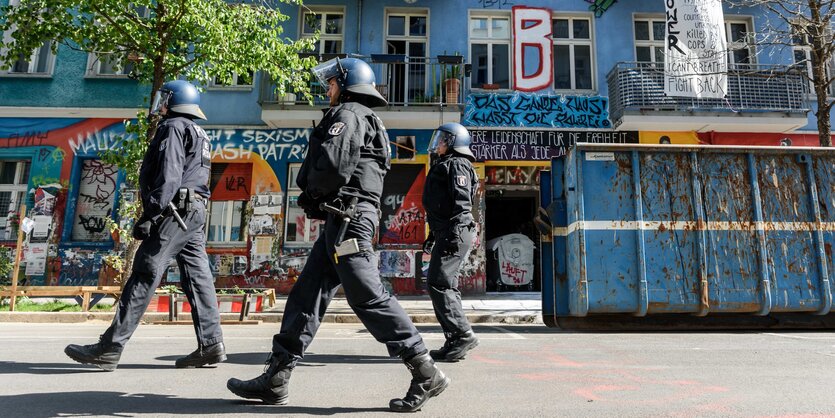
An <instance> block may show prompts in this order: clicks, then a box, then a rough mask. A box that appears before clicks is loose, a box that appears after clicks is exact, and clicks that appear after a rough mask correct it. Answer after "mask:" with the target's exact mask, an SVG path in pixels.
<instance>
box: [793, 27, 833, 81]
mask: <svg viewBox="0 0 835 418" xmlns="http://www.w3.org/2000/svg"><path fill="white" fill-rule="evenodd" d="M799 25H801V23H798V24H797V25H792V63H793V64H794V65H801V64H802V65H803V66H804V67H806V76H807V77H808V78H809V79H808V80H807V81H808V86H809V87H808V88H809V97H814V96H815V95H816V93H815V85H814V83H813V81H812V77H813V74H812V47H811V45H810V44H809V40H808V39H806V36H805V35H803V41H802V42H803V43H801V44H797V43H796V41H795V40H796V39H797V38H796V37H797V36H800V35H797V34H795V33H794V28H795V26H799ZM827 36H828V37H829V38H830V39H831V40H835V25H831V26H830V27H829V31H828V33H827ZM798 52H801V53H803V57H804V60H803V61H800V62H798V61H797V55H796V54H797V53H798ZM826 77H827V78H832V77H835V54H833V56H832V57H831V58H830V61H829V63H828V64H827V65H826ZM827 97H835V82H833V83H830V84H829V90H828V91H827Z"/></svg>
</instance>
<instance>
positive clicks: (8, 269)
mask: <svg viewBox="0 0 835 418" xmlns="http://www.w3.org/2000/svg"><path fill="white" fill-rule="evenodd" d="M12 269H14V251H13V250H12V249H11V248H9V247H0V285H11V284H12V281H11V274H12Z"/></svg>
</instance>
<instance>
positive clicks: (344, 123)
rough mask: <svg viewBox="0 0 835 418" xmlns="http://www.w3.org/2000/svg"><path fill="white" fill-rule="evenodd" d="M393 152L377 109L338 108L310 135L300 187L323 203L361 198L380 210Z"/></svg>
mask: <svg viewBox="0 0 835 418" xmlns="http://www.w3.org/2000/svg"><path fill="white" fill-rule="evenodd" d="M390 152H391V151H390V150H389V138H388V134H387V133H386V128H385V126H383V122H382V121H381V120H380V118H378V117H377V115H375V114H374V112H372V111H371V109H369V108H367V107H365V106H363V105H361V104H359V103H354V102H349V103H343V104H340V105H337V106H334V107H332V108H330V109H328V110H326V111H325V115H324V116H323V117H322V121H321V122H319V124H318V125H316V127H315V128H314V129H313V133H312V134H311V135H310V146H309V148H308V150H307V157H305V159H304V162H303V163H302V166H301V168H300V169H299V174H298V176H297V177H296V184H297V185H298V186H299V187H300V188H301V189H302V190H303V191H304V192H305V193H306V194H307V195H308V196H309V197H310V198H311V199H313V200H315V201H317V202H326V201H329V200H331V199H333V198H336V197H341V198H345V197H351V196H356V197H357V198H358V199H359V200H360V201H366V202H370V203H373V204H374V205H375V206H377V207H378V208H379V206H380V196H381V195H382V193H383V178H384V177H385V175H386V172H388V170H389V169H390V168H391V156H390Z"/></svg>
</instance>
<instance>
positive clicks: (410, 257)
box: [379, 251, 415, 277]
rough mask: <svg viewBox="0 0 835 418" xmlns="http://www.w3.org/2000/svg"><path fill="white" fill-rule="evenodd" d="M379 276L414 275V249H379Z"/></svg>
mask: <svg viewBox="0 0 835 418" xmlns="http://www.w3.org/2000/svg"><path fill="white" fill-rule="evenodd" d="M379 254H380V263H379V267H380V276H382V277H415V252H414V251H380V253H379Z"/></svg>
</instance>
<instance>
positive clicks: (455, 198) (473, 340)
mask: <svg viewBox="0 0 835 418" xmlns="http://www.w3.org/2000/svg"><path fill="white" fill-rule="evenodd" d="M470 142H471V138H470V133H469V132H468V131H467V128H465V127H463V126H461V125H460V124H458V123H445V124H443V125H441V126H440V127H438V129H437V130H435V133H434V134H433V136H432V139H431V140H430V141H429V155H430V159H431V161H432V165H431V167H430V168H429V173H427V175H426V183H425V185H424V188H423V207H424V209H425V210H426V218H427V220H428V221H429V236H428V237H427V239H426V241H425V242H424V244H423V251H424V252H426V253H431V254H432V258H431V260H430V261H429V272H428V274H427V278H426V283H427V285H428V286H429V297H430V298H431V299H432V306H433V307H434V308H435V317H437V318H438V322H439V323H440V324H441V328H442V329H443V330H444V337H445V338H446V343H444V345H443V347H441V348H440V349H438V350H432V351H430V352H429V354H430V355H431V356H432V358H433V359H435V360H437V361H447V362H456V361H459V360H461V359H463V358H464V357H465V356H466V355H467V352H468V351H469V350H471V349H473V348H475V347H476V346H477V345H478V338H477V337H476V336H475V334H474V333H473V331H472V328H471V327H470V323H469V322H468V321H467V317H466V316H465V315H464V310H463V308H462V307H461V292H459V291H458V274H459V270H460V268H461V264H462V263H463V262H464V260H465V259H466V258H467V255H468V254H469V252H470V249H471V248H472V245H473V239H474V238H475V226H476V225H475V221H474V219H473V215H472V212H471V210H472V206H473V199H474V198H475V193H476V190H477V188H478V176H476V173H475V170H474V169H473V165H472V162H473V161H475V156H473V153H472V151H470Z"/></svg>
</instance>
